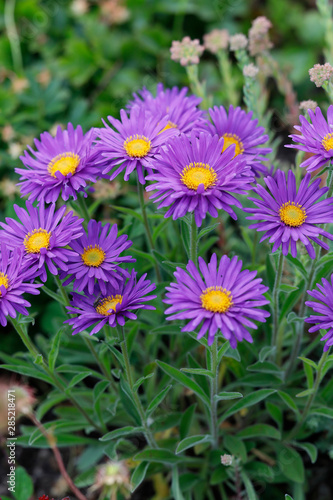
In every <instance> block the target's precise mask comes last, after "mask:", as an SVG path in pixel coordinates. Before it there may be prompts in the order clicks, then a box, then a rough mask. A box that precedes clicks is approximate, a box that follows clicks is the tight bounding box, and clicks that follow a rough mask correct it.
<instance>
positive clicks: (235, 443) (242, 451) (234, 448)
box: [223, 434, 247, 463]
mask: <svg viewBox="0 0 333 500" xmlns="http://www.w3.org/2000/svg"><path fill="white" fill-rule="evenodd" d="M223 444H224V446H225V447H226V448H227V450H228V451H229V452H230V453H231V454H232V455H234V456H235V457H239V458H240V459H241V461H242V462H243V463H245V462H246V461H247V453H246V446H245V444H244V443H243V441H242V440H241V439H239V438H238V437H236V436H231V435H230V434H226V436H225V437H224V441H223Z"/></svg>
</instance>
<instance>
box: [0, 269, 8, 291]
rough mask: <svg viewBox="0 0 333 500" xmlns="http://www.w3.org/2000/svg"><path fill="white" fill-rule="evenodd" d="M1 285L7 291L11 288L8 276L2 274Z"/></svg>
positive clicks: (0, 274)
mask: <svg viewBox="0 0 333 500" xmlns="http://www.w3.org/2000/svg"><path fill="white" fill-rule="evenodd" d="M1 285H3V286H4V287H5V288H6V289H7V288H8V287H9V281H8V277H7V274H4V273H0V286H1ZM0 297H1V290H0Z"/></svg>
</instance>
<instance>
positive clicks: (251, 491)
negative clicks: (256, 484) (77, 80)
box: [241, 471, 258, 500]
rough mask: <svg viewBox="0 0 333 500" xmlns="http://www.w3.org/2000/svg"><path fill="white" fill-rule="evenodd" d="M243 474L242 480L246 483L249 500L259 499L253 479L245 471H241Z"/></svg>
mask: <svg viewBox="0 0 333 500" xmlns="http://www.w3.org/2000/svg"><path fill="white" fill-rule="evenodd" d="M241 476H242V480H243V483H244V486H245V489H246V493H247V499H248V500H257V498H258V497H257V495H256V492H255V490H254V488H253V484H252V481H251V479H250V478H249V476H248V475H247V474H246V473H245V472H244V471H242V472H241Z"/></svg>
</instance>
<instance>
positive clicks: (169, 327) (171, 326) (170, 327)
mask: <svg viewBox="0 0 333 500" xmlns="http://www.w3.org/2000/svg"><path fill="white" fill-rule="evenodd" d="M175 323H176V321H174V322H172V323H167V324H166V325H161V326H156V327H155V328H153V329H152V330H150V331H149V333H151V334H153V335H156V334H158V335H164V334H166V335H179V334H180V330H181V328H182V327H183V325H182V323H177V324H175Z"/></svg>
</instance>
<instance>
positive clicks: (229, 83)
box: [217, 50, 238, 106]
mask: <svg viewBox="0 0 333 500" xmlns="http://www.w3.org/2000/svg"><path fill="white" fill-rule="evenodd" d="M217 59H218V62H219V68H220V73H221V77H222V82H223V85H224V88H225V93H226V97H227V102H228V104H232V105H233V106H237V104H238V94H237V91H236V88H235V84H234V80H233V78H232V73H231V67H232V66H231V63H230V60H229V57H228V54H227V52H226V51H225V50H219V51H218V53H217Z"/></svg>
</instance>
